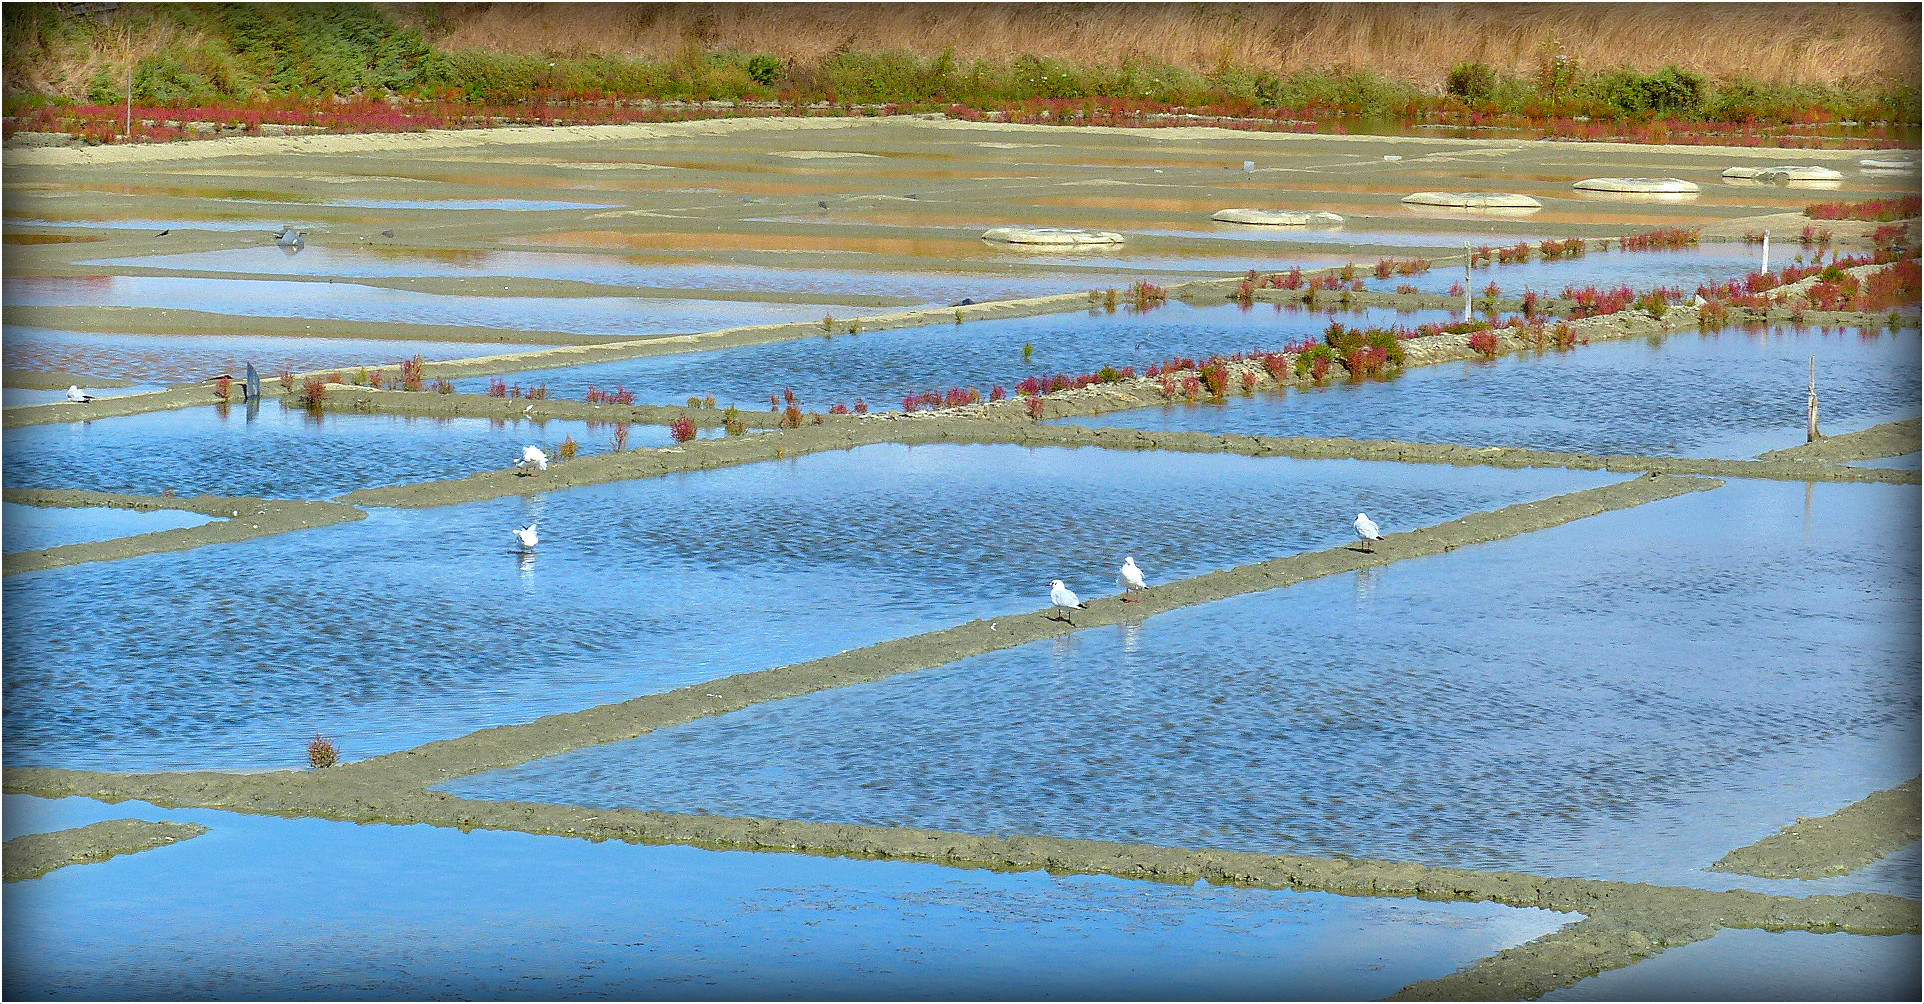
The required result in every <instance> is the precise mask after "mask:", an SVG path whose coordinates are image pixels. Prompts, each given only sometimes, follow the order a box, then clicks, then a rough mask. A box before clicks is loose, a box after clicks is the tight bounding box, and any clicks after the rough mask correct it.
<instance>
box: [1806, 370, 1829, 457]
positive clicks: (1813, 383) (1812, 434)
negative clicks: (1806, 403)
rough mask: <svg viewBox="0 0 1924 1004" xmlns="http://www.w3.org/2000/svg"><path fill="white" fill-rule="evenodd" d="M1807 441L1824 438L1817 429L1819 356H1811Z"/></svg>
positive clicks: (1813, 441) (1811, 441) (1812, 441)
mask: <svg viewBox="0 0 1924 1004" xmlns="http://www.w3.org/2000/svg"><path fill="white" fill-rule="evenodd" d="M1804 433H1805V438H1804V442H1806V443H1815V442H1817V441H1818V440H1820V439H1822V438H1824V434H1823V433H1821V432H1818V431H1817V357H1816V356H1811V357H1810V421H1809V423H1808V424H1807V425H1806V426H1805V428H1804Z"/></svg>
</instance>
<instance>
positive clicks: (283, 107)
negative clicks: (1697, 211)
mask: <svg viewBox="0 0 1924 1004" xmlns="http://www.w3.org/2000/svg"><path fill="white" fill-rule="evenodd" d="M836 97H837V96H836V95H827V94H825V95H819V96H811V95H803V94H797V93H783V94H780V95H779V96H777V97H776V98H775V99H774V100H766V101H721V102H703V101H702V100H701V98H699V97H695V98H692V99H691V100H689V101H681V100H675V99H668V100H661V99H655V98H631V97H606V96H596V95H593V94H587V93H584V94H579V95H570V94H550V93H541V92H531V93H530V94H529V95H528V96H527V97H526V98H524V99H522V100H518V101H508V102H502V101H485V102H484V101H472V100H466V99H463V98H460V97H458V96H455V95H453V94H443V95H439V96H434V97H416V98H403V97H399V96H392V97H389V98H386V99H375V98H348V97H339V96H329V97H327V98H324V99H323V98H315V99H297V98H286V97H282V98H272V99H259V100H254V101H247V102H226V101H199V102H190V101H183V102H165V101H163V102H153V101H142V102H139V103H136V104H135V105H134V106H133V107H132V120H133V121H132V132H131V133H130V132H129V131H128V117H129V116H128V112H129V109H128V106H127V105H125V104H121V103H117V102H116V103H105V104H101V103H78V104H69V103H62V102H58V101H47V102H45V103H32V104H30V103H28V102H26V101H22V100H12V101H10V102H9V105H10V107H9V111H8V114H7V116H6V118H5V121H4V123H0V132H4V135H5V136H8V137H11V136H12V135H14V134H15V133H17V132H22V131H26V132H41V133H65V134H67V135H68V136H71V137H73V138H74V139H76V140H79V141H81V142H85V143H123V142H128V141H130V140H132V141H137V142H169V141H176V140H195V139H211V138H217V137H219V136H223V135H250V136H252V135H263V134H268V133H275V132H281V131H298V132H323V133H396V132H422V131H425V130H429V129H484V128H497V127H502V126H564V125H565V126H574V125H621V124H631V123H656V122H684V121H691V120H696V119H712V118H765V117H776V116H799V117H833V118H839V117H850V116H882V115H898V114H921V113H928V112H940V113H943V114H945V115H947V116H949V117H951V118H955V119H960V120H963V121H970V122H983V121H991V122H1011V123H1022V124H1035V125H1052V124H1055V125H1103V126H1120V127H1130V128H1159V127H1178V126H1195V125H1210V126H1215V127H1218V128H1225V129H1236V130H1243V131H1256V132H1293V133H1323V134H1330V135H1348V134H1351V133H1357V134H1380V135H1404V134H1422V135H1432V134H1433V133H1429V132H1424V131H1422V130H1424V129H1426V128H1435V127H1438V126H1445V127H1450V128H1451V129H1452V130H1454V131H1455V132H1456V134H1458V135H1461V136H1464V137H1471V136H1479V135H1483V136H1502V137H1506V138H1533V139H1566V140H1582V141H1591V142H1606V141H1608V142H1634V143H1654V144H1669V145H1695V144H1706V143H1709V144H1718V145H1730V146H1766V145H1768V146H1783V147H1810V148H1844V149H1873V148H1877V149H1881V148H1889V147H1894V146H1897V145H1900V144H1901V143H1902V142H1904V136H1903V135H1902V133H1901V127H1899V126H1897V125H1893V124H1890V123H1881V122H1873V123H1862V122H1842V121H1816V122H1768V121H1762V120H1757V119H1745V120H1737V121H1719V120H1710V119H1692V118H1663V119H1651V120H1640V119H1629V118H1616V119H1611V118H1588V117H1581V116H1567V115H1529V114H1501V113H1496V114H1492V113H1487V112H1481V111H1475V110H1464V109H1459V108H1452V107H1448V106H1447V105H1446V106H1440V107H1420V106H1421V104H1422V102H1421V101H1412V102H1409V103H1407V104H1406V105H1405V106H1404V107H1403V108H1401V109H1399V110H1397V111H1395V112H1392V113H1390V114H1388V115H1359V114H1356V113H1353V112H1348V111H1345V110H1344V109H1342V108H1340V107H1336V106H1330V105H1319V104H1314V103H1312V104H1309V105H1304V106H1300V107H1291V108H1266V107H1261V106H1259V105H1257V104H1255V103H1254V102H1246V101H1235V100H1230V101H1223V102H1218V103H1212V104H1201V105H1192V104H1174V103H1164V102H1156V101H1151V100H1143V99H1131V98H1032V99H1026V100H1019V101H1007V102H992V103H987V104H983V105H970V104H955V103H948V102H941V101H932V102H872V103H856V102H849V101H839V100H836ZM42 100H44V99H42ZM1432 100H1434V99H1432ZM263 127H269V128H265V129H264V128H263Z"/></svg>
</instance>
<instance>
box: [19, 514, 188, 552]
mask: <svg viewBox="0 0 1924 1004" xmlns="http://www.w3.org/2000/svg"><path fill="white" fill-rule="evenodd" d="M213 521H214V517H212V516H203V515H201V514H200V513H197V512H183V511H181V510H178V509H156V510H153V511H151V512H140V511H138V510H134V509H108V508H104V507H98V506H86V507H69V506H31V505H20V504H17V503H14V502H0V524H4V527H5V529H4V536H5V538H6V545H5V547H4V548H0V550H4V551H5V552H6V553H7V554H13V553H15V552H18V551H38V550H41V549H43V548H49V547H60V546H63V545H66V544H85V543H89V542H91V541H96V540H112V539H113V538H115V537H128V536H132V535H134V534H137V533H155V532H158V531H161V530H175V529H180V528H183V527H189V526H200V525H202V524H204V523H212V522H213Z"/></svg>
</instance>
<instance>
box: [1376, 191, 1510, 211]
mask: <svg viewBox="0 0 1924 1004" xmlns="http://www.w3.org/2000/svg"><path fill="white" fill-rule="evenodd" d="M1403 202H1404V203H1405V204H1407V205H1412V206H1444V207H1448V208H1453V209H1542V208H1543V203H1541V202H1538V201H1537V200H1535V199H1533V198H1531V197H1529V196H1527V195H1512V194H1510V193H1508V192H1417V193H1415V194H1413V195H1405V196H1403Z"/></svg>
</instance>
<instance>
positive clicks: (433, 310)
mask: <svg viewBox="0 0 1924 1004" xmlns="http://www.w3.org/2000/svg"><path fill="white" fill-rule="evenodd" d="M483 281H485V280H480V279H477V280H476V282H477V283H479V282H483ZM0 289H3V290H4V293H5V297H6V299H7V301H8V303H10V304H13V305H15V306H25V307H36V306H88V307H92V306H99V307H164V308H175V309H191V310H202V311H209V312H213V313H219V314H231V315H235V316H239V317H309V318H326V319H331V320H347V321H369V322H375V323H383V324H454V325H463V326H469V327H478V328H503V329H508V330H513V331H565V332H569V333H571V334H583V335H632V336H634V337H637V338H639V337H641V336H643V335H652V334H667V333H684V332H696V331H714V330H717V329H721V328H734V327H742V326H744V325H752V324H782V323H787V322H791V321H818V320H820V319H821V316H822V308H821V307H820V306H819V305H799V304H784V303H767V302H751V301H724V300H681V299H674V300H668V299H648V298H646V297H617V296H582V297H541V296H479V295H476V296H465V295H463V296H457V295H451V294H442V293H417V292H414V291H412V290H405V289H385V288H382V287H379V286H364V285H360V284H358V283H353V282H325V283H316V282H294V281H291V280H281V279H212V278H199V277H181V276H112V277H109V278H105V279H85V280H69V279H49V278H9V279H7V280H5V282H4V284H0ZM835 309H836V310H837V311H839V312H841V313H843V314H846V315H848V316H850V317H856V316H861V315H865V314H871V313H875V312H876V310H877V309H878V308H873V307H855V306H848V305H837V306H836V307H835Z"/></svg>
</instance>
